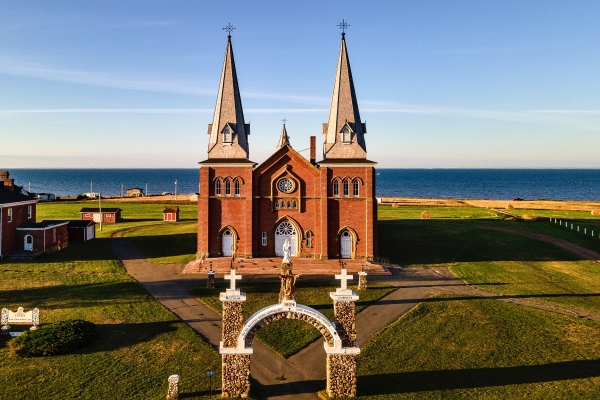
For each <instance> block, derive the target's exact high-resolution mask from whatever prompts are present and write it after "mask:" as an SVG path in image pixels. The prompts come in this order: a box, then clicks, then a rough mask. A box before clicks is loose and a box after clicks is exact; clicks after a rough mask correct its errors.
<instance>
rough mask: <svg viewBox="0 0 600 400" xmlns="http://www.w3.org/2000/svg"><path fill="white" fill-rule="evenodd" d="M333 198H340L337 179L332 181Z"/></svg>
mask: <svg viewBox="0 0 600 400" xmlns="http://www.w3.org/2000/svg"><path fill="white" fill-rule="evenodd" d="M333 197H340V182H339V181H338V180H337V179H334V181H333Z"/></svg>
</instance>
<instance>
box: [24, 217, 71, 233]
mask: <svg viewBox="0 0 600 400" xmlns="http://www.w3.org/2000/svg"><path fill="white" fill-rule="evenodd" d="M68 223H69V221H56V220H43V221H42V222H29V223H27V224H23V225H19V226H18V227H17V230H18V231H21V230H30V229H38V230H40V229H50V228H54V227H57V226H61V225H67V224H68Z"/></svg>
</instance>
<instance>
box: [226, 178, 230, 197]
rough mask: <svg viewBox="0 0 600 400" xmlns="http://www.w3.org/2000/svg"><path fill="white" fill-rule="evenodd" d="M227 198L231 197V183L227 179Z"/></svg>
mask: <svg viewBox="0 0 600 400" xmlns="http://www.w3.org/2000/svg"><path fill="white" fill-rule="evenodd" d="M225 196H231V181H230V180H229V179H225Z"/></svg>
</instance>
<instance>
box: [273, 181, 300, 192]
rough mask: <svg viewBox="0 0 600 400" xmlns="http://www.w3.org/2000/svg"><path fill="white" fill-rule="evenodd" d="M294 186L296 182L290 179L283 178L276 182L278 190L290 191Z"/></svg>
mask: <svg viewBox="0 0 600 400" xmlns="http://www.w3.org/2000/svg"><path fill="white" fill-rule="evenodd" d="M295 188H296V184H295V183H294V181H292V180H291V179H288V178H283V179H280V180H279V182H277V189H279V191H280V192H283V193H292V192H293V191H294V189H295Z"/></svg>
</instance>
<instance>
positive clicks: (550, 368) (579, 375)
mask: <svg viewBox="0 0 600 400" xmlns="http://www.w3.org/2000/svg"><path fill="white" fill-rule="evenodd" d="M597 376H600V360H574V361H565V362H559V363H552V364H544V365H530V366H518V367H502V368H480V369H461V370H439V371H418V372H401V373H393V374H378V375H367V376H359V377H358V394H359V395H360V396H376V395H388V394H395V393H411V392H423V391H432V390H454V389H474V388H483V387H489V386H504V385H519V384H527V383H540V382H552V381H562V380H567V379H584V378H592V377H597Z"/></svg>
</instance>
